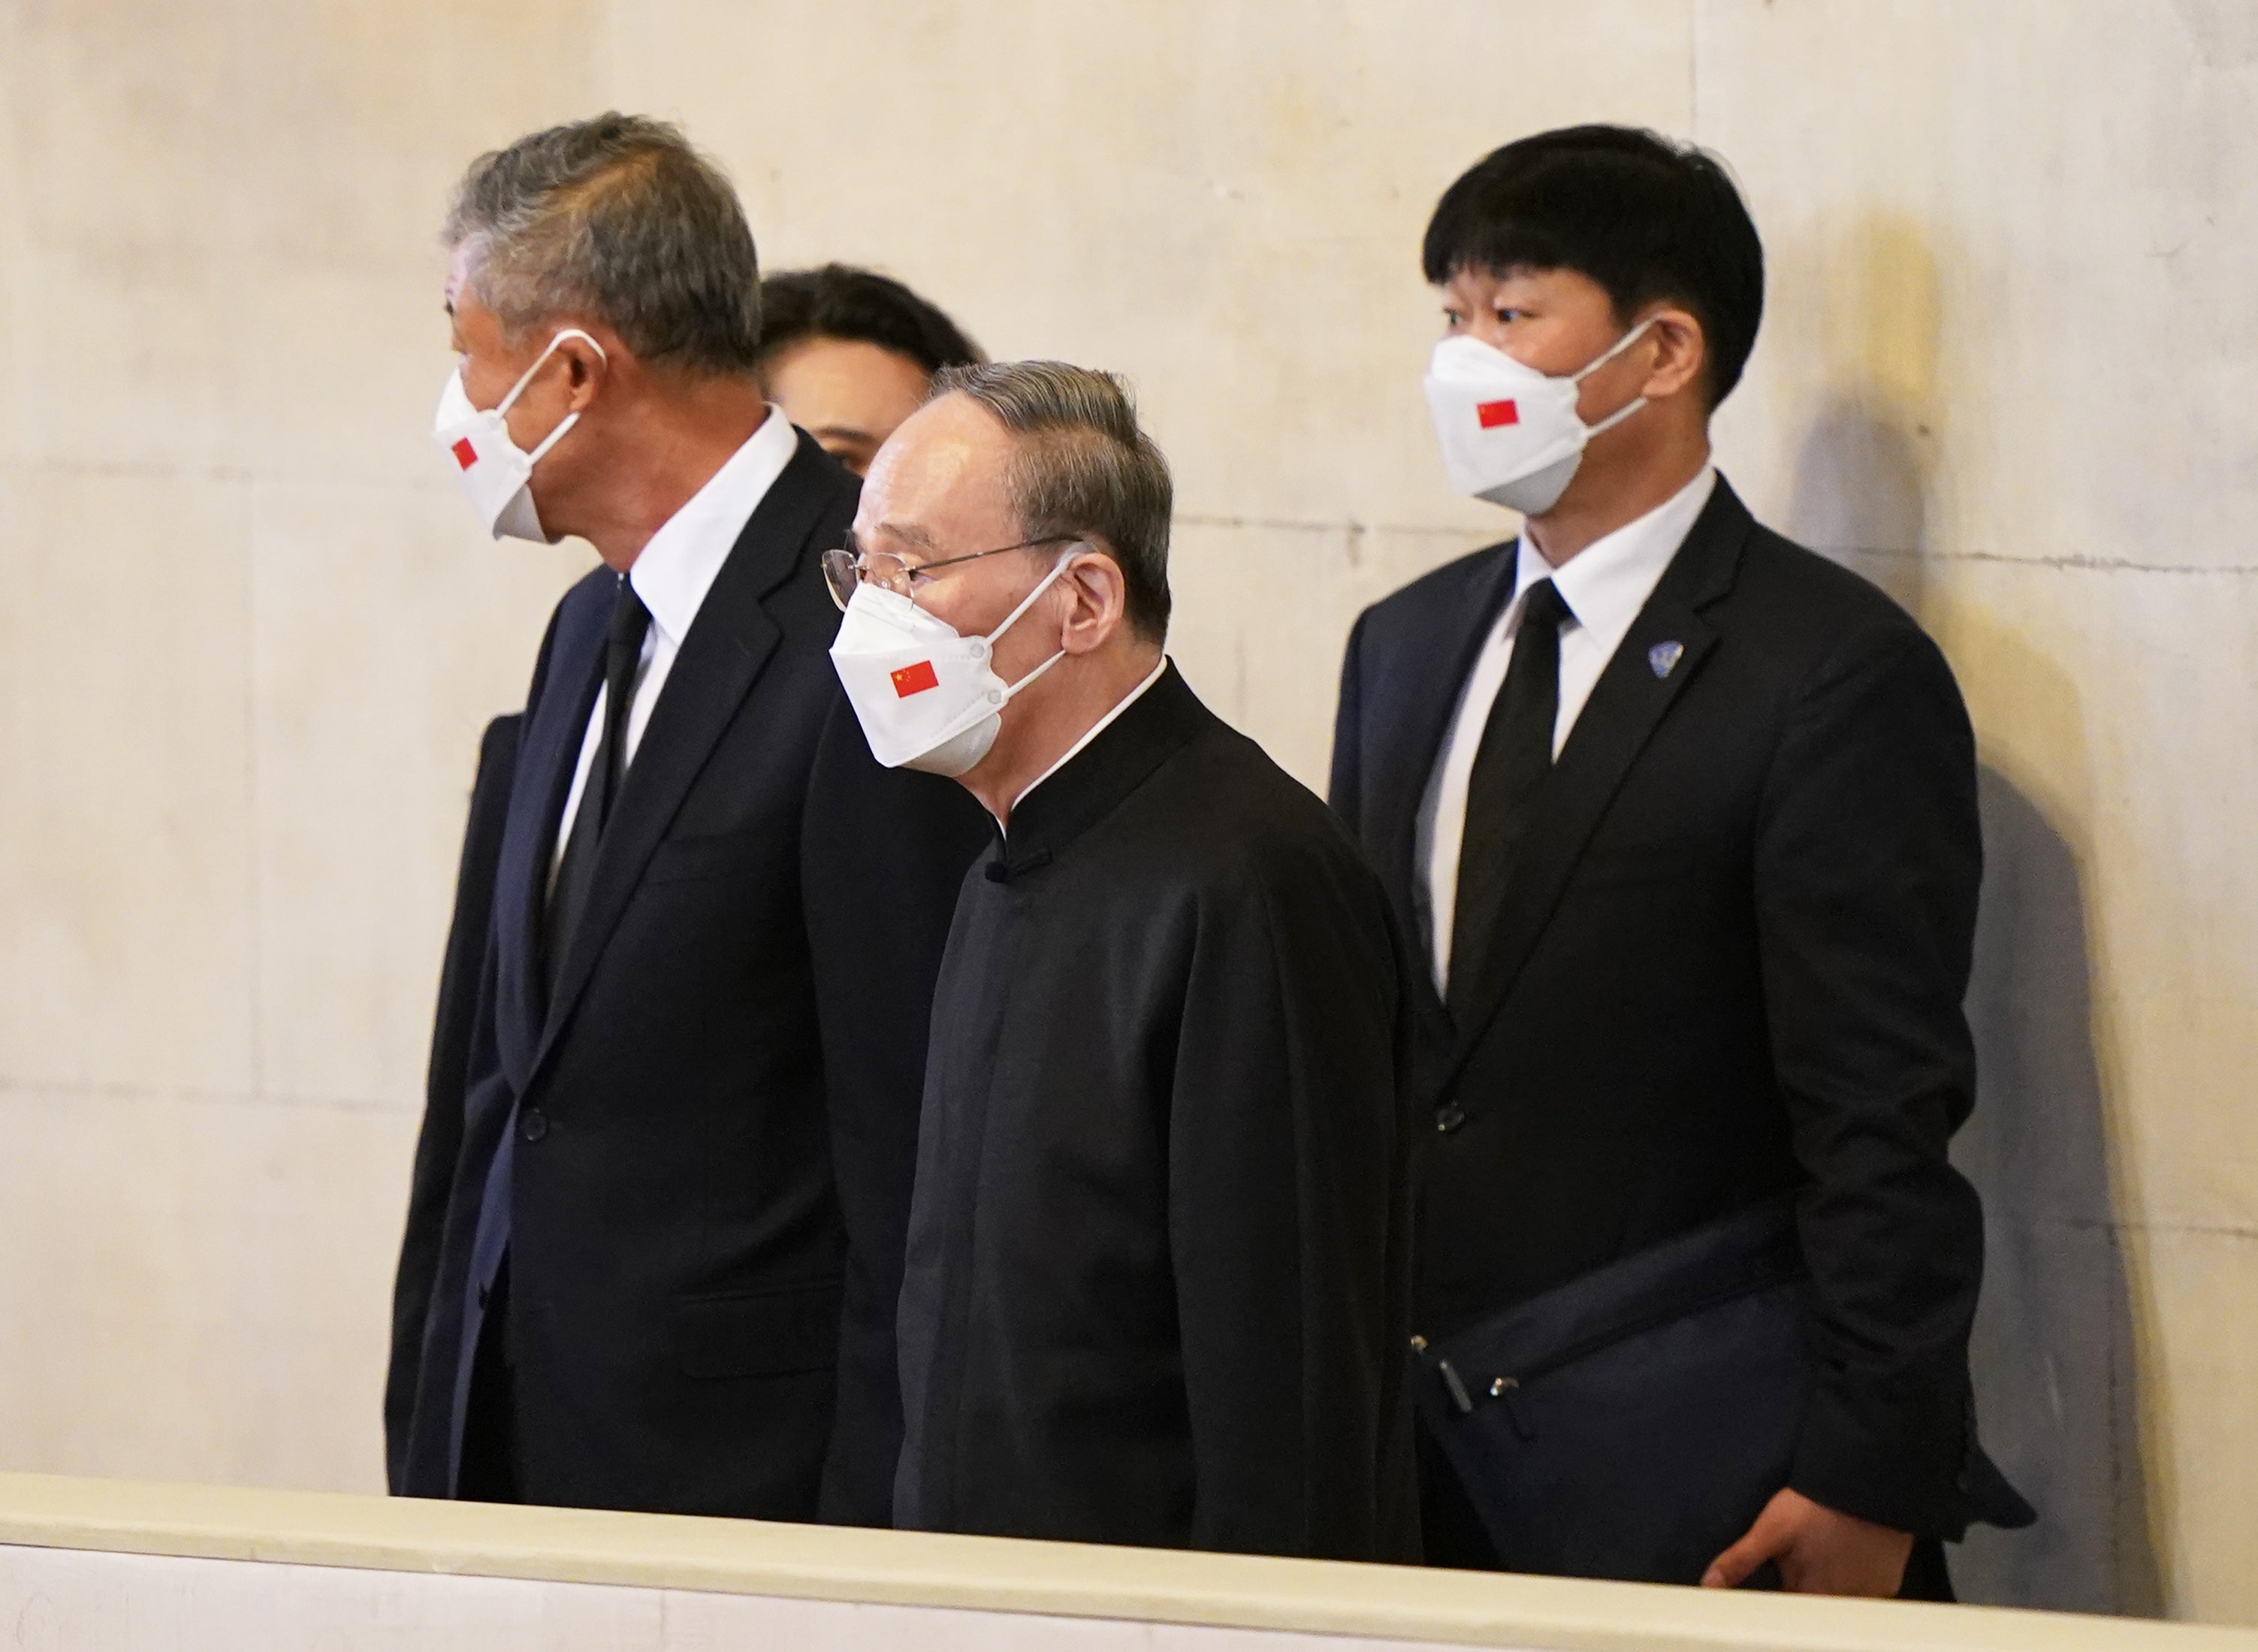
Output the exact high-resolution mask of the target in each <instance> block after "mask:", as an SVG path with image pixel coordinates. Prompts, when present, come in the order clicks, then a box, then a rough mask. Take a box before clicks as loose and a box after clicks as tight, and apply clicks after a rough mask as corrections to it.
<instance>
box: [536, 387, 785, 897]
mask: <svg viewBox="0 0 2258 1652" xmlns="http://www.w3.org/2000/svg"><path fill="white" fill-rule="evenodd" d="M798 449H799V436H798V435H797V434H796V433H795V432H794V431H793V430H792V421H791V420H790V419H788V418H786V417H785V416H784V415H783V414H782V413H781V412H779V411H778V409H775V408H773V407H771V408H770V409H769V416H768V417H767V418H766V419H765V420H764V421H763V423H762V424H761V428H760V429H758V430H757V431H754V432H753V433H752V436H751V437H750V438H749V439H748V440H747V441H746V443H745V445H743V446H742V447H741V448H739V449H738V450H737V451H736V452H734V453H732V454H730V455H729V458H728V461H727V462H726V463H725V464H723V465H722V466H721V469H719V470H717V471H715V472H714V474H713V475H712V476H711V477H709V478H708V479H707V483H706V485H705V486H704V487H703V488H699V490H698V491H697V492H696V493H694V494H692V495H691V496H690V502H688V503H687V504H685V505H684V506H683V507H682V509H679V510H678V511H676V512H675V513H674V514H673V515H672V516H669V517H668V518H667V519H666V521H665V523H664V524H663V525H662V526H661V527H660V528H659V530H658V531H657V533H655V534H653V535H651V536H650V543H649V544H648V545H644V546H643V554H642V555H640V556H638V557H637V558H636V559H635V566H633V567H632V568H630V569H629V570H628V581H629V582H630V583H631V584H633V585H634V587H635V591H636V595H637V596H639V597H641V598H642V599H643V606H644V607H645V608H647V609H650V630H648V631H646V632H645V633H644V634H643V659H642V660H641V661H640V662H639V663H638V664H637V665H636V680H635V689H634V693H633V696H632V697H631V698H630V699H629V701H628V721H627V727H626V729H625V730H623V742H622V749H621V752H620V776H621V781H622V783H624V781H625V780H626V776H627V772H628V764H630V763H632V762H634V761H635V754H636V747H637V746H638V745H640V744H643V730H645V729H647V728H649V727H650V714H651V711H652V709H653V708H654V707H656V706H657V704H658V696H659V693H660V691H661V690H662V689H664V687H666V677H667V673H669V672H671V671H672V670H673V669H674V657H675V656H676V655H677V654H678V653H680V652H682V639H683V638H684V637H687V636H688V635H689V634H690V626H691V623H692V621H694V620H695V619H696V618H697V617H698V610H699V608H700V607H702V606H703V605H704V603H705V601H706V593H707V591H709V590H711V589H713V587H714V579H715V578H716V577H717V576H718V575H719V574H720V573H721V565H722V564H723V563H724V562H727V561H728V559H729V552H731V551H733V550H735V548H736V544H737V536H738V535H740V534H742V533H743V532H744V530H745V523H748V522H749V521H750V520H751V519H752V515H753V512H754V511H755V510H756V509H759V508H760V502H761V501H762V500H763V499H765V498H767V497H768V491H769V489H770V488H772V487H774V486H775V485H776V479H777V478H778V477H779V476H781V475H783V474H784V468H785V466H787V465H789V464H791V463H792V454H793V453H794V452H797V451H798ZM609 692H610V691H609V690H608V689H607V688H599V689H597V690H596V704H595V708H594V709H593V710H591V711H590V712H589V714H588V728H587V732H586V733H585V734H583V735H582V736H581V737H580V760H579V764H578V765H576V766H575V767H574V769H573V771H572V790H571V791H570V792H568V793H566V794H565V796H564V815H563V816H562V817H561V818H560V819H559V820H558V821H557V847H556V849H555V850H554V851H552V852H551V854H550V859H549V877H550V883H551V885H552V886H553V885H554V884H555V882H556V878H557V863H558V862H559V861H561V860H563V859H564V844H565V843H566V841H567V840H568V839H570V838H571V837H572V822H573V820H574V819H575V818H576V817H577V816H578V815H579V813H580V794H581V793H582V792H584V791H586V789H587V785H588V772H589V770H591V769H592V768H593V767H594V766H595V762H596V747H597V745H598V744H600V743H601V741H602V740H603V737H604V703H605V699H606V696H607V694H609Z"/></svg>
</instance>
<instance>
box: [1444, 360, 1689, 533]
mask: <svg viewBox="0 0 2258 1652" xmlns="http://www.w3.org/2000/svg"><path fill="white" fill-rule="evenodd" d="M1653 324H1654V322H1653V317H1648V319H1646V320H1645V321H1642V322H1641V323H1639V324H1638V325H1637V326H1636V327H1633V328H1632V329H1631V330H1630V331H1629V332H1627V333H1625V334H1623V336H1622V338H1618V339H1616V340H1615V345H1614V346H1613V347H1612V348H1611V349H1609V350H1608V352H1607V353H1606V354H1605V355H1602V356H1601V357H1600V358H1599V359H1598V360H1596V361H1594V362H1592V363H1591V364H1590V365H1589V366H1588V367H1585V368H1584V370H1583V372H1581V373H1574V374H1569V375H1568V376H1567V377H1566V378H1558V379H1556V378H1551V377H1548V376H1546V375H1545V374H1542V373H1539V372H1537V369H1536V368H1534V367H1527V366H1524V365H1523V363H1521V362H1518V361H1516V360H1514V359H1513V358H1512V357H1511V356H1509V355H1508V354H1506V353H1505V352H1504V351H1502V350H1500V349H1498V348H1496V347H1495V345H1487V344H1484V343H1483V342H1482V341H1481V340H1480V339H1479V338H1474V337H1473V336H1472V335H1470V334H1467V333H1458V334H1455V335H1453V336H1452V337H1451V338H1445V339H1443V340H1442V341H1441V342H1440V343H1438V344H1437V345H1436V346H1435V355H1434V360H1432V361H1431V363H1430V364H1429V366H1428V368H1427V378H1426V388H1427V409H1428V411H1430V412H1431V413H1432V414H1433V415H1434V416H1435V436H1436V439H1437V440H1438V441H1439V442H1441V443H1442V445H1443V467H1444V469H1445V470H1446V471H1448V472H1449V473H1450V477H1451V486H1452V487H1453V488H1456V489H1458V491H1459V492H1460V493H1462V494H1470V495H1473V497H1474V498H1476V499H1487V500H1488V501H1489V502H1490V503H1492V504H1494V505H1503V506H1505V507H1506V508H1507V509H1512V510H1518V511H1519V512H1521V513H1522V515H1523V516H1543V515H1544V513H1545V512H1546V511H1548V510H1550V509H1552V507H1553V506H1554V505H1556V504H1558V503H1559V499H1560V495H1562V494H1564V493H1566V492H1567V490H1568V483H1569V482H1570V481H1571V480H1573V477H1574V476H1575V474H1576V466H1578V465H1579V464H1580V463H1581V462H1582V460H1583V457H1584V444H1585V443H1587V442H1588V441H1590V440H1591V439H1592V438H1594V436H1597V435H1598V434H1599V433H1600V432H1601V431H1605V430H1611V429H1613V428H1614V427H1615V425H1617V424H1622V422H1623V421H1624V420H1625V419H1627V418H1629V417H1630V416H1631V415H1632V414H1634V413H1636V412H1637V411H1638V410H1639V409H1641V408H1643V407H1644V406H1645V405H1646V398H1645V397H1644V396H1641V397H1639V398H1638V400H1637V401H1636V402H1632V403H1631V404H1630V406H1629V407H1626V408H1624V409H1622V411H1620V412H1617V413H1613V414H1610V415H1609V416H1608V417H1606V418H1603V419H1601V421H1600V422H1599V423H1598V424H1593V425H1587V424H1585V423H1584V421H1583V420H1582V419H1580V418H1579V417H1577V415H1576V387H1577V385H1578V384H1580V383H1581V382H1582V381H1583V380H1584V379H1585V378H1586V376H1587V375H1588V374H1592V373H1594V372H1596V371H1597V370H1598V369H1599V368H1601V367H1604V366H1606V365H1607V364H1608V362H1610V361H1612V360H1615V358H1616V357H1617V356H1619V355H1621V354H1622V352H1624V351H1625V350H1628V349H1629V348H1630V344H1631V340H1633V339H1634V338H1637V337H1638V336H1639V334H1641V333H1643V332H1644V331H1646V330H1647V329H1648V328H1649V327H1651V326H1652V325H1653Z"/></svg>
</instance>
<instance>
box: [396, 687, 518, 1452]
mask: <svg viewBox="0 0 2258 1652" xmlns="http://www.w3.org/2000/svg"><path fill="white" fill-rule="evenodd" d="M524 722H525V719H524V717H523V716H520V715H519V714H518V713H516V712H515V711H513V712H510V713H508V715H507V716H499V717H496V718H495V719H494V720H493V722H491V723H487V724H486V732H485V734H483V735H482V736H480V737H479V766H478V773H477V777H476V778H475V779H474V780H472V783H471V813H470V819H469V821H468V822H466V823H465V826H464V828H463V858H462V861H461V864H460V865H458V867H457V869H456V872H455V910H454V915H453V916H452V917H451V919H450V920H449V921H448V924H447V951H446V955H445V958H444V962H442V964H441V965H440V968H439V1004H438V1008H437V1013H436V1014H435V1015H433V1016H432V1018H431V1060H430V1066H429V1067H428V1068H427V1069H426V1071H425V1072H424V1077H423V1128H422V1131H421V1133H419V1134H418V1135H417V1136H416V1138H415V1170H414V1172H413V1173H412V1175H411V1176H410V1178H409V1181H408V1228H407V1231H406V1233H405V1234H404V1235H402V1236H401V1243H400V1266H399V1269H398V1271H396V1273H395V1274H394V1278H393V1286H392V1361H391V1364H390V1367H389V1369H388V1370H387V1372H386V1375H385V1382H384V1467H385V1483H386V1484H387V1485H389V1486H391V1488H392V1489H393V1490H394V1492H399V1491H401V1489H402V1487H403V1485H404V1483H405V1478H406V1475H407V1471H408V1421H409V1419H410V1418H411V1417H412V1416H413V1415H414V1414H415V1386H416V1372H417V1370H418V1368H419V1367H420V1366H421V1365H422V1356H423V1326H424V1322H425V1321H426V1320H427V1319H428V1318H429V1317H430V1311H431V1282H432V1277H433V1275H434V1273H435V1272H436V1271H437V1268H438V1265H439V1241H440V1238H441V1235H442V1234H443V1232H444V1228H445V1226H446V1220H447V1200H448V1196H449V1193H450V1192H451V1189H452V1187H453V1186H454V1180H455V1165H456V1163H457V1161H458V1159H459V1158H460V1157H461V1156H462V1150H463V1086H464V1084H465V1081H466V1079H468V1078H469V1075H470V1062H471V1039H472V1034H473V1032H474V1031H475V1029H476V1028H477V1024H478V1008H479V980H480V979H481V978H482V977H483V975H484V974H485V972H486V931H487V930H488V929H489V928H490V927H491V926H492V924H493V887H494V865H495V863H496V862H497V861H499V860H500V859H501V833H502V825H503V822H505V821H507V820H508V816H509V788H510V780H511V777H512V776H513V775H515V773H516V772H517V731H518V730H519V728H520V727H521V726H522V724H523V723H524Z"/></svg>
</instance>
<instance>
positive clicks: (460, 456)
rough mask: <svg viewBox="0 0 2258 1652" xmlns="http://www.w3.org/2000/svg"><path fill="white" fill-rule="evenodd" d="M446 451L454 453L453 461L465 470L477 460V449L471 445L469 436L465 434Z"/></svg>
mask: <svg viewBox="0 0 2258 1652" xmlns="http://www.w3.org/2000/svg"><path fill="white" fill-rule="evenodd" d="M448 451H449V452H451V453H453V454H454V456H455V463H456V464H458V465H459V466H462V467H463V468H464V469H465V470H468V469H469V468H470V467H471V466H473V465H475V464H477V463H478V462H479V450H478V449H477V448H475V447H472V445H471V438H469V437H467V436H465V438H463V439H462V440H461V441H459V442H457V443H456V444H455V445H454V446H453V447H452V448H451V449H449V450H448Z"/></svg>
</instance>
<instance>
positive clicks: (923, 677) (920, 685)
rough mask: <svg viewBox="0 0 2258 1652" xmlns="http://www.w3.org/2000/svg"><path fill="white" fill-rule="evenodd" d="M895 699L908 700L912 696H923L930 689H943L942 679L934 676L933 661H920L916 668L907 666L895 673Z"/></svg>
mask: <svg viewBox="0 0 2258 1652" xmlns="http://www.w3.org/2000/svg"><path fill="white" fill-rule="evenodd" d="M893 684H894V698H896V699H897V700H906V699H908V698H909V697H910V696H911V695H912V694H923V693H924V692H925V691H926V690H927V689H928V688H938V687H941V679H940V678H938V677H936V676H935V675H934V671H933V661H931V660H929V659H920V661H918V663H917V664H916V665H914V666H903V667H902V668H901V669H900V670H899V671H898V672H895V673H893Z"/></svg>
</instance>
